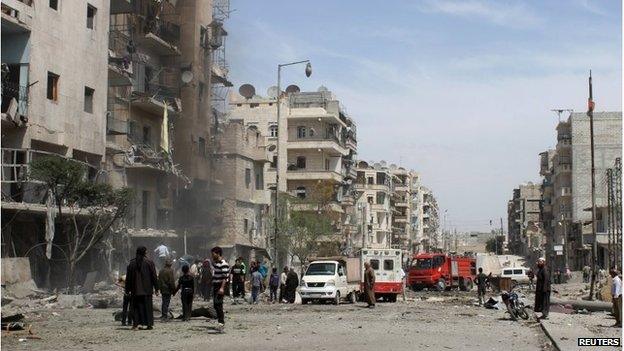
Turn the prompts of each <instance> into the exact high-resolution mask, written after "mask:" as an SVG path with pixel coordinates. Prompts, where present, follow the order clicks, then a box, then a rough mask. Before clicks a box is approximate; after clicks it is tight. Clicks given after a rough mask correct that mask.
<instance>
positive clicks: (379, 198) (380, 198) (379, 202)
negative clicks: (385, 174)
mask: <svg viewBox="0 0 624 351" xmlns="http://www.w3.org/2000/svg"><path fill="white" fill-rule="evenodd" d="M384 202H386V194H384V193H382V192H381V191H379V192H377V205H383V204H384Z"/></svg>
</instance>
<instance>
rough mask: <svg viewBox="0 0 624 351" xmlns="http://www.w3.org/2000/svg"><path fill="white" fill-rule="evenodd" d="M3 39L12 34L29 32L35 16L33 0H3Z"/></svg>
mask: <svg viewBox="0 0 624 351" xmlns="http://www.w3.org/2000/svg"><path fill="white" fill-rule="evenodd" d="M1 10H2V40H3V41H4V40H8V38H7V37H6V36H8V35H11V34H20V33H29V32H30V31H31V28H30V27H31V22H32V16H33V8H32V0H3V1H2V4H1Z"/></svg>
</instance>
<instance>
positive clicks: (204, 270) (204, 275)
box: [199, 259, 212, 301]
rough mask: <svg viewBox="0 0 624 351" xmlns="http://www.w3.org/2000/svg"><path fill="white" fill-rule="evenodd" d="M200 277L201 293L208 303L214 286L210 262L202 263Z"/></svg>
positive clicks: (206, 260)
mask: <svg viewBox="0 0 624 351" xmlns="http://www.w3.org/2000/svg"><path fill="white" fill-rule="evenodd" d="M199 275H200V280H199V292H200V293H201V296H202V297H203V298H204V301H208V300H209V299H210V293H211V291H210V285H211V284H212V267H211V265H210V260H208V259H205V260H204V262H202V266H201V269H200V272H199Z"/></svg>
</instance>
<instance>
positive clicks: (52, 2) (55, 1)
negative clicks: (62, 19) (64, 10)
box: [49, 0, 59, 11]
mask: <svg viewBox="0 0 624 351" xmlns="http://www.w3.org/2000/svg"><path fill="white" fill-rule="evenodd" d="M58 3H59V2H58V0H50V2H49V5H50V8H51V9H52V10H55V11H58Z"/></svg>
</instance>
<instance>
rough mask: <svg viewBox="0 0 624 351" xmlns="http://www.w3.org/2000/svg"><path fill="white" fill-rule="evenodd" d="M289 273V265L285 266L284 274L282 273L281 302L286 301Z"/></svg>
mask: <svg viewBox="0 0 624 351" xmlns="http://www.w3.org/2000/svg"><path fill="white" fill-rule="evenodd" d="M287 274H288V267H284V270H283V271H282V274H280V293H279V302H280V303H283V302H286V278H287Z"/></svg>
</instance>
